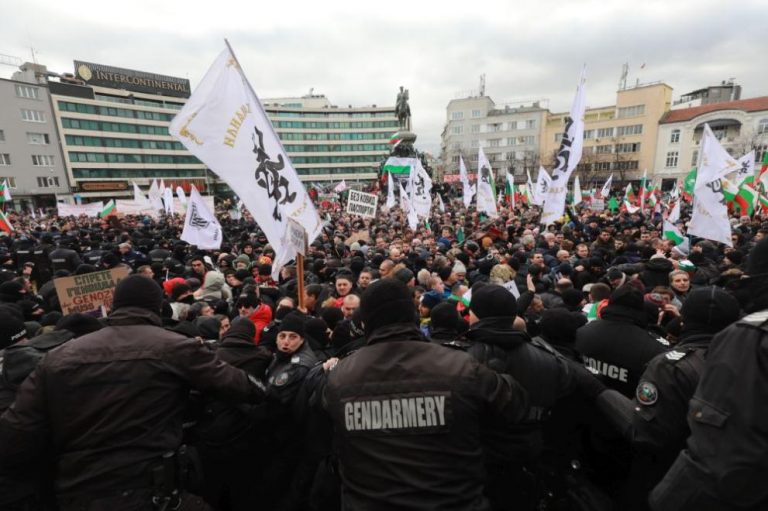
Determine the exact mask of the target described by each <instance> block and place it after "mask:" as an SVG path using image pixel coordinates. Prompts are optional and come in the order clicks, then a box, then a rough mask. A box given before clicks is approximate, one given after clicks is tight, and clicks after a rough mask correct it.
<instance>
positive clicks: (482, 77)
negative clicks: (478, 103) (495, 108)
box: [480, 73, 485, 97]
mask: <svg viewBox="0 0 768 511" xmlns="http://www.w3.org/2000/svg"><path fill="white" fill-rule="evenodd" d="M483 96H485V73H483V74H481V75H480V97H483Z"/></svg>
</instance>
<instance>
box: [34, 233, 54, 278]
mask: <svg viewBox="0 0 768 511" xmlns="http://www.w3.org/2000/svg"><path fill="white" fill-rule="evenodd" d="M54 248H55V247H54V246H53V245H51V244H50V243H47V242H42V243H39V244H38V245H36V246H35V248H34V249H33V251H32V260H33V261H34V263H35V270H34V272H32V278H33V280H35V282H37V287H38V289H39V288H40V287H42V285H43V284H45V283H46V282H48V281H49V280H51V277H52V276H53V272H52V271H51V261H50V259H49V258H48V254H50V253H51V251H52V250H53V249H54Z"/></svg>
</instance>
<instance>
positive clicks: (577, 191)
mask: <svg viewBox="0 0 768 511" xmlns="http://www.w3.org/2000/svg"><path fill="white" fill-rule="evenodd" d="M582 200H583V199H582V197H581V185H580V184H579V176H576V178H575V179H574V180H573V205H574V206H576V205H578V204H579V203H580V202H581V201H582Z"/></svg>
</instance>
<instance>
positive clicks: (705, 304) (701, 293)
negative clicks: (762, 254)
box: [680, 286, 740, 334]
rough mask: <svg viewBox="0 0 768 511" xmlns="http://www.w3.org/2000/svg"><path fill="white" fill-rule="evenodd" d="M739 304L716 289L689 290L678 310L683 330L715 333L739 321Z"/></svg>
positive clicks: (725, 293) (729, 295)
mask: <svg viewBox="0 0 768 511" xmlns="http://www.w3.org/2000/svg"><path fill="white" fill-rule="evenodd" d="M739 312H740V307H739V302H738V300H736V298H735V297H734V296H733V295H731V294H730V293H728V292H727V291H724V290H723V289H720V288H718V287H715V286H712V287H698V288H695V289H693V290H691V292H690V293H688V296H687V297H686V299H685V302H683V307H682V308H681V309H680V315H681V318H682V319H681V320H682V323H683V328H684V329H686V330H688V329H690V328H695V329H697V330H703V331H705V332H708V333H713V334H714V333H717V332H719V331H720V330H722V329H723V328H725V327H727V326H728V325H730V324H731V323H734V322H736V321H737V320H738V319H739Z"/></svg>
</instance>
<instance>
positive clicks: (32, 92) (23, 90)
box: [16, 84, 40, 99]
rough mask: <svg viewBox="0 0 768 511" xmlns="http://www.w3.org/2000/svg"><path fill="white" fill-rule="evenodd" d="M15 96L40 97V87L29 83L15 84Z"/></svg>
mask: <svg viewBox="0 0 768 511" xmlns="http://www.w3.org/2000/svg"><path fill="white" fill-rule="evenodd" d="M16 97H19V98H27V99H40V89H38V88H37V87H30V86H29V85H18V84H17V85H16Z"/></svg>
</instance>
